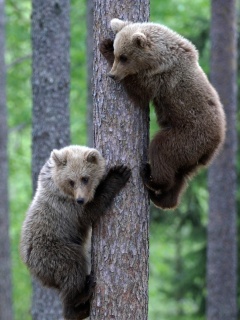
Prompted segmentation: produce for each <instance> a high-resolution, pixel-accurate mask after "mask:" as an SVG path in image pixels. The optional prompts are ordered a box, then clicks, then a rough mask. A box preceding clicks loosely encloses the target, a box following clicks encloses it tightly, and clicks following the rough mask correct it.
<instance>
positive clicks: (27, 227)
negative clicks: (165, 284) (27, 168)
mask: <svg viewBox="0 0 240 320" xmlns="http://www.w3.org/2000/svg"><path fill="white" fill-rule="evenodd" d="M129 177H130V170H129V169H128V168H127V167H126V166H123V165H120V166H115V167H112V168H111V169H110V170H109V171H108V173H107V174H105V161H104V158H103V157H102V156H101V155H100V153H99V152H98V151H97V150H96V149H93V148H88V147H83V146H68V147H65V148H63V149H60V150H53V151H52V153H51V156H50V158H49V160H48V161H47V162H46V163H45V165H44V166H43V168H42V170H41V172H40V174H39V179H38V187H37V191H36V194H35V196H34V199H33V201H32V203H31V205H30V208H29V210H28V212H27V216H26V219H25V221H24V223H23V227H22V236H21V245H20V249H21V256H22V259H23V261H24V262H25V263H26V265H27V266H28V268H29V270H30V271H31V273H32V274H33V275H34V276H36V277H37V278H38V279H40V280H41V282H42V283H43V284H44V285H46V286H49V287H54V288H56V289H58V290H59V291H60V296H61V299H62V301H63V307H64V317H65V319H76V320H79V319H84V318H86V317H87V316H88V314H89V307H90V304H89V299H90V297H91V295H92V292H93V288H94V285H95V282H94V279H93V276H92V274H90V275H89V274H88V256H87V252H86V248H85V244H86V241H87V237H88V234H89V230H90V229H91V226H92V223H94V222H96V221H97V220H98V219H99V217H100V216H101V215H103V214H104V213H105V212H106V210H107V208H108V207H109V206H110V205H111V203H112V201H113V199H114V197H115V196H116V195H117V193H118V192H119V191H120V190H121V189H122V188H123V187H124V185H125V184H126V182H127V181H128V179H129Z"/></svg>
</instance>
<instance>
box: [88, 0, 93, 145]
mask: <svg viewBox="0 0 240 320" xmlns="http://www.w3.org/2000/svg"><path fill="white" fill-rule="evenodd" d="M93 5H94V1H93V0H87V140H88V146H89V147H93V98H92V93H93V92H92V77H93V46H94V44H93Z"/></svg>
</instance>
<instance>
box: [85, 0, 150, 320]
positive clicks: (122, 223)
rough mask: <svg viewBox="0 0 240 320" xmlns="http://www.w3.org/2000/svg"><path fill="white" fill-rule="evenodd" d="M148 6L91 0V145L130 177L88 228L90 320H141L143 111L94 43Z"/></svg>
mask: <svg viewBox="0 0 240 320" xmlns="http://www.w3.org/2000/svg"><path fill="white" fill-rule="evenodd" d="M148 16H149V1H148V0H142V1H131V0H126V1H124V2H122V1H111V0H104V1H102V0H95V3H94V23H93V26H94V38H93V39H94V60H93V65H94V69H93V74H94V77H93V106H94V110H93V117H94V143H95V147H97V148H98V149H99V150H100V151H101V152H102V154H103V156H104V157H105V158H106V159H107V162H108V165H109V166H112V165H113V164H115V163H124V164H127V165H129V166H130V168H131V169H132V178H131V180H130V182H129V183H128V184H127V186H126V187H125V188H124V190H123V191H122V192H121V193H120V195H119V196H118V197H117V199H116V201H115V205H114V207H113V208H112V209H111V210H110V211H109V212H108V213H107V215H106V216H105V217H103V218H102V219H101V221H100V223H99V224H98V225H96V226H94V227H93V248H92V249H93V251H92V256H93V272H94V274H95V276H96V282H97V284H96V290H95V294H94V297H93V301H92V306H91V315H90V318H91V319H97V320H100V319H101V320H102V319H104V320H110V319H116V320H123V319H124V320H125V319H140V320H141V319H147V316H148V256H149V251H148V224H149V200H148V196H147V192H146V190H145V189H144V186H143V183H142V180H141V178H140V175H139V169H140V165H141V163H142V162H145V161H146V160H147V147H148V108H146V110H141V109H140V108H137V107H134V106H133V104H132V103H131V102H130V101H129V99H128V97H127V95H126V93H125V92H124V91H123V89H122V87H121V85H120V84H116V83H114V82H113V81H112V80H111V79H109V78H108V77H107V69H108V67H107V63H106V61H105V59H104V58H103V57H102V56H101V55H100V52H99V49H98V46H99V42H100V40H103V39H105V38H109V36H110V35H111V36H113V35H112V33H111V32H110V26H109V24H110V20H111V19H112V18H124V19H127V20H132V21H147V20H148Z"/></svg>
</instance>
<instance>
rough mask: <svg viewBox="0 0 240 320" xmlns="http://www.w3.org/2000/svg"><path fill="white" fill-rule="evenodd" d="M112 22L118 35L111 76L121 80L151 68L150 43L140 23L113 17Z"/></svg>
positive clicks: (112, 27)
mask: <svg viewBox="0 0 240 320" xmlns="http://www.w3.org/2000/svg"><path fill="white" fill-rule="evenodd" d="M110 24H111V29H112V30H113V32H114V33H115V34H116V37H115V40H114V63H113V66H112V69H111V71H110V73H109V74H108V75H109V77H110V78H112V79H114V80H116V81H121V80H123V79H124V78H125V77H127V76H129V75H133V74H136V73H139V72H140V71H142V70H146V69H149V68H151V67H152V66H151V61H150V60H149V57H150V55H151V49H150V43H149V41H148V39H147V36H146V35H145V34H144V33H143V32H141V31H140V30H139V28H138V24H133V23H131V22H128V21H122V20H119V19H112V20H111V23H110ZM153 61H154V60H153Z"/></svg>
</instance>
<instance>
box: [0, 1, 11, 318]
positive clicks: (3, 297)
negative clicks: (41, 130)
mask: <svg viewBox="0 0 240 320" xmlns="http://www.w3.org/2000/svg"><path fill="white" fill-rule="evenodd" d="M4 5H5V3H4V0H0V75H1V76H0V181H1V183H0V244H1V245H0V261H1V262H0V319H7V320H11V319H12V318H13V315H12V283H11V263H10V241H9V233H8V232H9V218H8V212H9V210H8V159H7V136H8V132H7V131H8V130H7V106H6V66H5V59H4V55H5V28H4V25H5V23H4V17H5V15H4Z"/></svg>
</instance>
